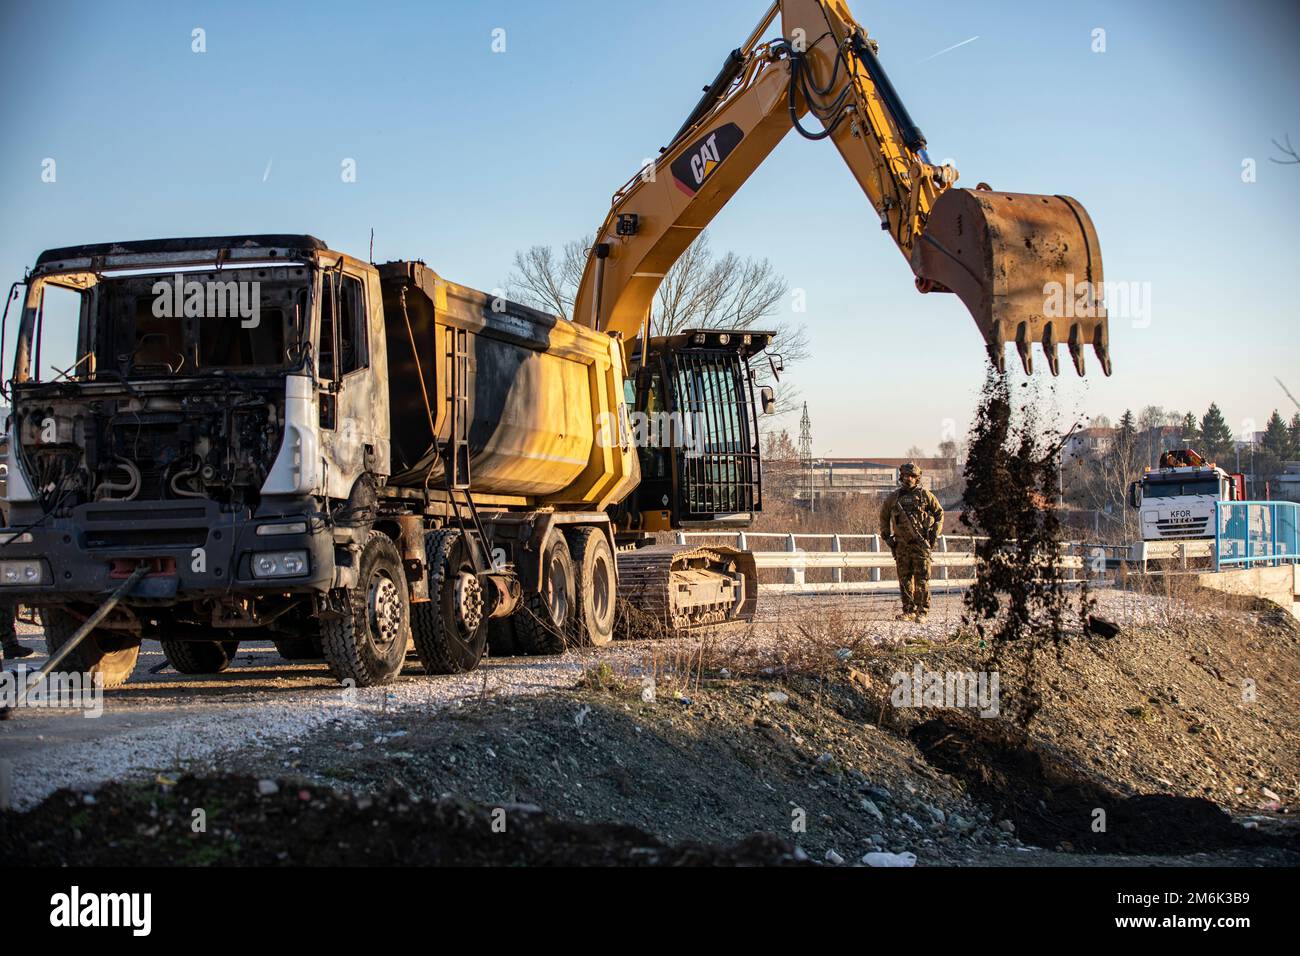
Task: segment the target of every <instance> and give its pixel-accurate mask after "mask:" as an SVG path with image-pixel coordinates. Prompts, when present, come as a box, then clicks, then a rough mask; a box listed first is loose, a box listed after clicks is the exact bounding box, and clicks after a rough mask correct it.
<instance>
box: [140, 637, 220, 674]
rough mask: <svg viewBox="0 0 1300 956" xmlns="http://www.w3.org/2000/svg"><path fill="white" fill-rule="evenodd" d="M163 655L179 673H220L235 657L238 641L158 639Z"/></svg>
mask: <svg viewBox="0 0 1300 956" xmlns="http://www.w3.org/2000/svg"><path fill="white" fill-rule="evenodd" d="M159 643H160V644H162V649H163V656H164V657H166V658H167V663H168V664H171V666H172V667H174V668H175V669H176V671H177V672H178V673H181V674H220V673H221V672H222V671H224V670H225V669H226V668H227V667H229V666H230V662H231V661H233V660H234V659H235V652H236V651H238V650H239V641H160V642H159Z"/></svg>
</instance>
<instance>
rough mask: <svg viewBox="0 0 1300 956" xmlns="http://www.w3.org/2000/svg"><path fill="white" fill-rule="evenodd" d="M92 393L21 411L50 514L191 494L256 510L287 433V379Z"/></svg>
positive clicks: (22, 406) (27, 455)
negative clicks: (94, 504) (79, 507)
mask: <svg viewBox="0 0 1300 956" xmlns="http://www.w3.org/2000/svg"><path fill="white" fill-rule="evenodd" d="M54 387H55V386H47V388H54ZM73 389H75V386H71V387H70V386H66V385H65V386H63V387H62V390H65V391H66V390H73ZM85 391H86V392H87V393H90V392H91V391H93V393H94V396H93V397H91V395H90V394H85V395H82V396H78V397H76V398H71V397H69V398H64V397H57V398H51V399H49V400H43V399H44V396H42V397H40V398H37V397H36V396H31V397H27V398H26V400H20V402H19V403H18V406H17V408H16V409H15V412H16V418H15V420H16V424H17V427H18V436H19V444H20V447H21V453H22V455H23V457H24V459H25V463H26V465H27V470H28V474H29V475H30V476H31V478H32V484H33V487H34V489H35V490H36V491H37V493H38V495H39V496H40V498H41V504H42V506H43V510H45V511H47V512H49V511H53V510H58V509H62V508H68V507H75V506H76V505H79V504H85V503H88V502H94V501H110V500H111V501H163V500H177V499H181V500H184V499H192V498H205V499H209V500H213V501H217V502H220V503H222V504H231V505H244V506H248V507H256V505H257V502H258V499H259V498H260V493H261V487H262V484H263V483H264V481H265V479H266V473H267V470H268V469H269V468H270V467H271V463H272V462H273V461H274V460H275V456H276V453H277V452H278V451H279V447H280V441H281V438H282V437H283V434H284V380H283V378H282V377H281V376H268V377H267V378H266V379H265V380H264V381H250V380H248V379H242V378H241V380H239V381H234V380H223V381H213V380H211V379H204V380H200V379H190V380H173V381H170V382H167V383H166V385H162V384H161V383H159V384H157V385H153V386H151V387H149V388H148V390H147V392H146V391H145V390H144V389H139V388H136V389H132V390H130V391H127V390H125V389H120V388H112V387H110V388H109V389H107V390H106V389H104V388H103V387H102V386H100V387H92V388H89V389H85Z"/></svg>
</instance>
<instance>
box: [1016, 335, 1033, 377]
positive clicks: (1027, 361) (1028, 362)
mask: <svg viewBox="0 0 1300 956" xmlns="http://www.w3.org/2000/svg"><path fill="white" fill-rule="evenodd" d="M1016 352H1018V353H1019V355H1020V364H1021V365H1023V366H1024V367H1025V374H1026V375H1033V374H1034V353H1033V351H1032V350H1031V349H1030V345H1029V323H1028V322H1021V323H1020V325H1019V327H1018V328H1017V329H1016Z"/></svg>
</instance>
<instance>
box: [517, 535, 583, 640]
mask: <svg viewBox="0 0 1300 956" xmlns="http://www.w3.org/2000/svg"><path fill="white" fill-rule="evenodd" d="M537 578H538V580H537V587H538V589H537V590H536V591H525V592H524V600H523V605H522V606H521V607H520V608H519V610H517V611H516V612H515V614H514V617H513V620H514V622H515V641H516V642H517V644H518V645H519V650H521V651H522V652H523V653H525V654H537V655H543V656H545V655H556V654H563V653H564V649H565V648H566V647H567V646H568V643H569V637H570V631H571V630H572V628H573V616H574V615H573V605H574V583H573V558H572V556H571V555H570V554H569V545H568V544H567V543H566V542H565V540H564V535H563V534H561V533H560V531H559V529H558V528H554V529H552V530H551V533H550V535H549V536H548V537H547V539H546V544H545V546H544V547H543V548H542V554H541V560H540V562H539V569H538V574H537Z"/></svg>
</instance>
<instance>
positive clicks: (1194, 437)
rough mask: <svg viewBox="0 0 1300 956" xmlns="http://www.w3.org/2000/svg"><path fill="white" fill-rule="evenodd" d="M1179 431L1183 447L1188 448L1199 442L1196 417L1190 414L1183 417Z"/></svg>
mask: <svg viewBox="0 0 1300 956" xmlns="http://www.w3.org/2000/svg"><path fill="white" fill-rule="evenodd" d="M1181 430H1182V433H1183V445H1184V446H1186V447H1188V448H1190V447H1191V446H1193V445H1195V444H1196V443H1197V442H1198V441H1200V440H1201V429H1200V426H1199V425H1197V424H1196V416H1195V415H1193V414H1192V413H1191V412H1188V413H1187V414H1186V415H1184V416H1183V423H1182V426H1181Z"/></svg>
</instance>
